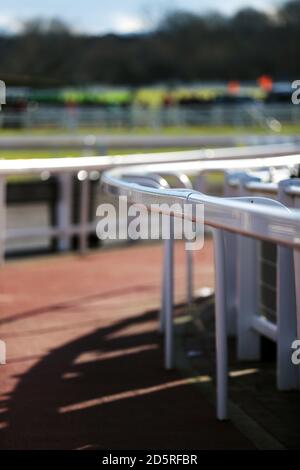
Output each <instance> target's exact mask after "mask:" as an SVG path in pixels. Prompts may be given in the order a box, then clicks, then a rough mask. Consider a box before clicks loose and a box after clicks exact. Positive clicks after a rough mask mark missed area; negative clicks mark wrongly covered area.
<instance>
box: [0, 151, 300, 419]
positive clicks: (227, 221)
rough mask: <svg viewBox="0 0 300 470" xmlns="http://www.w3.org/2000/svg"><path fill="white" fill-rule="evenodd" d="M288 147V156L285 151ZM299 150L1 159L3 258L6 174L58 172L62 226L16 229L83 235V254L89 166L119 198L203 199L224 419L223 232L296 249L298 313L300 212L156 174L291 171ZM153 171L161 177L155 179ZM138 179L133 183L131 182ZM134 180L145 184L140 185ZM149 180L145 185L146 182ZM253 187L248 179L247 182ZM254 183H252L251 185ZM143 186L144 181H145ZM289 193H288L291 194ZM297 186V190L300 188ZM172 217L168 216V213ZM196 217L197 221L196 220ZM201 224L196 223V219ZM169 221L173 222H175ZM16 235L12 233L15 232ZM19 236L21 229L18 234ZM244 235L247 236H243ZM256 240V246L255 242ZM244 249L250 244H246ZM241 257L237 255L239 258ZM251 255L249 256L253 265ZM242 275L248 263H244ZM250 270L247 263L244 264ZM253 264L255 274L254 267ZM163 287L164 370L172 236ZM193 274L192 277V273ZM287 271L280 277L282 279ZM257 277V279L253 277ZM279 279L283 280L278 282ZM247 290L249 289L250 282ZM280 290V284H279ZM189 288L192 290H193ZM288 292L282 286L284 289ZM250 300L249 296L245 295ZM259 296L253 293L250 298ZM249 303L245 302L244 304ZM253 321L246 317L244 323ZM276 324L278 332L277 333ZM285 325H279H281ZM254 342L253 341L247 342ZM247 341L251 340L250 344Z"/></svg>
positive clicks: (259, 326) (263, 328)
mask: <svg viewBox="0 0 300 470" xmlns="http://www.w3.org/2000/svg"><path fill="white" fill-rule="evenodd" d="M284 150H285V151H286V154H285V152H284ZM298 150H299V149H297V148H296V147H295V146H289V148H288V149H287V148H286V147H285V146H282V147H280V146H276V147H274V146H268V147H257V148H246V149H236V148H235V149H216V150H209V151H190V152H169V153H161V154H153V155H149V154H145V155H134V156H125V157H121V156H119V157H83V158H66V159H49V160H42V159H41V160H39V159H34V160H12V161H5V160H2V161H0V207H1V213H2V217H1V224H3V225H2V227H1V228H2V230H1V233H2V244H1V251H0V253H1V254H2V259H3V257H4V241H5V225H4V221H5V209H6V201H5V178H6V176H8V175H12V174H40V173H42V172H44V171H47V172H49V173H51V174H56V175H60V180H61V184H62V191H61V199H60V201H59V204H60V206H59V211H60V217H59V220H60V225H59V226H58V227H50V228H45V227H41V228H39V227H37V228H34V229H30V228H29V229H27V230H23V231H17V234H18V235H21V234H22V235H23V236H26V235H27V236H32V234H37V233H39V234H40V233H47V234H51V235H52V236H57V237H59V240H60V243H61V246H62V248H63V249H66V248H67V247H68V244H69V239H68V237H69V236H70V235H71V234H73V233H79V234H80V240H81V242H80V246H81V251H82V252H84V251H85V250H86V236H87V233H88V232H89V231H90V230H93V227H94V225H93V223H92V224H90V223H88V221H87V204H88V199H89V181H88V173H89V172H90V171H92V170H97V171H103V170H108V169H110V170H109V171H108V172H106V173H105V174H104V176H103V179H102V184H103V187H104V189H105V190H106V191H107V192H108V193H110V194H113V195H114V196H116V195H126V196H127V197H128V200H129V201H131V202H132V203H143V204H145V205H146V206H147V207H149V208H150V206H151V204H157V203H159V202H169V203H171V204H173V203H179V204H185V203H187V204H192V205H194V206H196V205H197V204H201V205H202V204H204V207H205V220H204V222H205V225H207V226H209V227H212V228H213V229H214V239H215V250H216V252H215V253H216V339H217V378H218V387H217V391H218V406H217V408H218V413H217V414H218V417H219V418H220V419H225V418H226V417H227V400H226V397H227V344H226V337H227V316H228V311H229V308H228V301H227V299H226V297H227V295H226V293H227V287H228V286H227V278H228V270H227V265H226V264H227V263H226V255H225V238H226V236H225V234H227V232H230V233H234V234H237V235H238V236H240V237H241V238H240V240H241V243H242V244H243V243H246V240H247V250H248V248H249V251H248V255H250V254H251V253H253V250H254V248H252V247H253V246H254V244H253V242H252V240H251V241H248V238H250V239H252V238H253V239H257V240H267V241H271V242H274V243H276V244H278V245H279V246H282V247H284V249H289V250H292V252H293V258H294V264H295V267H296V269H295V273H296V282H297V285H296V295H295V296H294V297H295V298H296V299H295V303H296V304H297V307H298V311H299V302H300V288H299V269H298V266H299V254H298V253H299V249H300V237H299V233H300V211H298V210H295V209H294V210H290V211H287V210H286V209H285V208H284V207H282V206H279V205H278V204H275V203H272V201H267V200H266V199H262V198H256V197H245V198H237V199H235V198H220V197H212V196H208V195H205V194H201V193H198V192H196V191H194V190H193V189H192V188H191V187H190V185H189V184H188V180H187V179H186V178H185V179H184V178H183V180H184V181H185V183H184V184H181V189H170V188H167V185H166V184H164V188H161V186H162V185H163V184H162V180H161V179H159V178H161V176H160V177H159V178H158V176H157V174H158V175H164V174H170V164H172V171H171V173H172V174H174V175H176V176H177V179H178V178H179V181H180V182H181V183H182V182H183V180H182V176H181V175H182V174H184V175H188V174H190V173H201V172H204V171H208V170H220V171H222V172H224V171H227V170H230V169H231V170H233V169H235V170H237V169H249V170H250V169H256V170H257V169H261V168H267V167H274V168H286V167H289V168H290V169H291V170H292V169H293V167H294V166H295V165H298V164H299V163H300V155H299V154H298V153H297V152H298ZM78 172H80V179H81V182H82V191H81V202H80V223H79V224H78V225H76V226H73V225H71V223H70V216H69V214H70V212H69V211H70V207H69V204H70V191H71V188H70V186H71V185H70V184H69V183H68V178H69V176H70V175H72V174H76V173H78ZM155 175H156V176H155ZM133 181H135V182H133ZM136 182H138V183H140V184H136ZM141 183H142V184H144V185H143V186H142V185H141ZM249 184H250V182H249ZM251 184H254V182H251ZM145 185H146V186H145ZM182 186H184V187H185V189H183V188H182ZM289 191H290V189H289V190H288V192H287V194H288V193H289ZM295 191H299V188H298V187H297V189H296V190H295ZM170 216H171V214H170ZM195 222H197V220H195ZM198 222H199V221H198ZM171 225H172V224H171ZM10 235H11V234H10ZM15 235H16V234H15ZM245 237H247V238H245ZM250 245H251V246H250ZM241 249H242V250H243V251H242V254H244V249H245V246H242V248H241ZM242 258H243V256H239V257H238V259H239V260H240V262H241V263H244V261H243V260H242ZM253 259H254V257H253V258H252V257H250V258H249V263H250V262H252V260H253ZM240 269H241V270H242V272H243V273H244V272H245V266H244V265H243V264H242V265H241V266H240ZM247 269H248V267H247ZM254 270H255V267H253V268H252V273H254V272H255V271H254ZM164 273H165V274H164V276H163V279H164V285H163V289H162V290H163V292H164V295H163V304H162V307H163V308H162V313H163V316H162V324H163V325H164V328H165V340H166V341H165V365H166V367H167V368H171V367H172V366H173V351H172V350H173V347H172V346H173V345H172V337H173V329H172V308H173V239H172V236H171V237H170V240H169V241H168V243H166V248H165V267H164ZM189 276H190V274H189ZM281 276H282V273H281V274H280V275H279V279H282V277H281ZM251 279H252V280H254V281H255V277H252V278H251ZM280 282H281V283H282V281H280ZM248 287H249V286H248ZM279 288H280V286H279ZM189 289H190V287H189V288H188V290H189ZM251 292H253V293H254V294H255V284H253V285H252V286H251ZM281 292H282V293H283V295H285V292H284V291H281ZM248 298H249V301H250V297H249V296H248ZM253 299H255V295H254V296H253V298H252V297H251V301H253ZM241 308H244V307H241ZM255 311H256V306H255V304H253V305H252V306H251V309H249V317H250V313H251V314H252V313H255ZM298 320H299V321H298V323H297V327H298V335H299V330H300V325H299V323H300V316H299V317H298ZM247 321H248V320H247ZM251 328H255V329H256V330H257V331H259V332H260V333H261V334H266V335H268V336H272V337H273V339H276V338H277V336H278V333H277V331H276V327H274V326H272V325H269V324H267V323H265V322H264V321H263V320H258V319H257V318H255V319H254V320H253V319H252V320H251ZM272 328H273V330H272ZM278 328H281V324H279V325H278ZM250 343H251V341H250ZM250 343H249V344H250Z"/></svg>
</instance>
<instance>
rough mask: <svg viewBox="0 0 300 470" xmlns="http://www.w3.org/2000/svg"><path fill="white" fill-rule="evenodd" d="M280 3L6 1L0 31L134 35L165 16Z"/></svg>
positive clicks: (0, 12) (219, 0) (250, 0)
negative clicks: (33, 28) (52, 25)
mask: <svg viewBox="0 0 300 470" xmlns="http://www.w3.org/2000/svg"><path fill="white" fill-rule="evenodd" d="M279 2H280V0H171V1H170V0H85V1H81V0H77V1H76V0H75V1H74V0H51V1H50V0H48V1H47V0H44V1H43V0H9V2H5V4H2V5H1V9H0V30H1V31H6V32H7V33H15V32H18V31H19V30H20V29H21V25H22V22H23V21H24V20H28V19H32V18H37V17H41V18H53V17H56V18H61V19H62V20H64V21H66V22H67V23H68V24H69V25H70V26H71V28H72V29H74V30H75V31H79V32H84V33H88V34H89V33H90V34H102V33H107V32H116V33H124V34H126V33H134V32H139V31H142V30H145V29H149V28H151V26H152V25H153V24H155V23H156V22H157V21H158V19H159V18H160V17H161V16H162V15H163V13H164V12H168V11H170V10H174V9H185V10H188V11H192V12H198V13H199V12H200V13H203V12H208V11H212V10H217V11H220V12H222V13H225V14H231V13H233V12H235V11H237V10H238V9H240V8H242V7H245V6H249V5H251V6H252V7H256V8H258V9H264V10H267V11H271V10H272V9H274V6H276V4H278V3H279Z"/></svg>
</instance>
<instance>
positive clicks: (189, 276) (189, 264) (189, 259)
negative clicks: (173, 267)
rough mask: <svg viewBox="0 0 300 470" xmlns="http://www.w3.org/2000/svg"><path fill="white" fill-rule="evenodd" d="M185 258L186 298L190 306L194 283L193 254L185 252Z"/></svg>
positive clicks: (188, 251) (190, 251)
mask: <svg viewBox="0 0 300 470" xmlns="http://www.w3.org/2000/svg"><path fill="white" fill-rule="evenodd" d="M185 257H186V294H187V295H186V296H187V304H188V305H189V306H191V305H192V303H193V300H194V282H193V252H192V250H185Z"/></svg>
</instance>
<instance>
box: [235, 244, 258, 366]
mask: <svg viewBox="0 0 300 470" xmlns="http://www.w3.org/2000/svg"><path fill="white" fill-rule="evenodd" d="M258 249H259V246H258V242H257V240H254V239H252V238H249V237H244V236H241V235H240V236H238V253H237V259H238V289H237V296H238V299H237V311H238V315H237V333H238V334H237V354H238V359H240V360H256V359H259V358H260V339H259V335H258V334H257V333H256V332H255V331H254V330H253V328H252V324H253V317H254V316H255V315H258V280H259V265H258Z"/></svg>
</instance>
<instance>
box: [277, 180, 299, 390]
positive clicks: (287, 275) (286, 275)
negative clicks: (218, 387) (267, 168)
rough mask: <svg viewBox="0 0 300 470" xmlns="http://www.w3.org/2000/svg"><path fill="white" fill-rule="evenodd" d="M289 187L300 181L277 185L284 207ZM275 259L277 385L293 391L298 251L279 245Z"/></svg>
mask: <svg viewBox="0 0 300 470" xmlns="http://www.w3.org/2000/svg"><path fill="white" fill-rule="evenodd" d="M291 185H293V186H296V185H297V186H300V181H299V180H298V181H297V180H295V179H289V180H283V181H280V182H279V185H278V198H279V201H280V202H281V203H282V204H284V205H285V206H287V207H294V205H295V204H294V198H293V197H292V196H291V195H289V194H288V193H287V192H286V189H287V188H288V187H289V186H291ZM277 258H278V259H277V325H278V338H277V386H278V388H279V390H293V389H298V388H299V385H300V382H299V368H298V367H297V366H295V365H294V364H293V363H292V361H291V353H292V350H291V344H292V342H293V341H294V340H295V339H296V338H297V323H298V338H300V291H299V282H300V278H299V275H300V271H299V269H300V263H299V261H300V259H299V251H298V250H292V249H291V248H287V247H284V246H280V245H279V246H278V250H277ZM297 318H298V321H297Z"/></svg>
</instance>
